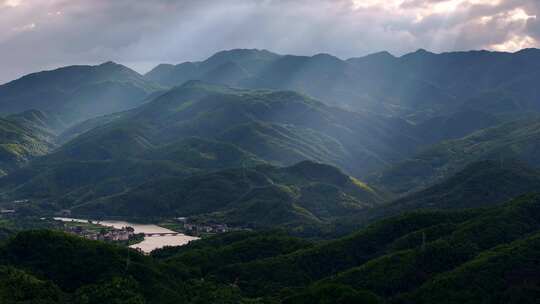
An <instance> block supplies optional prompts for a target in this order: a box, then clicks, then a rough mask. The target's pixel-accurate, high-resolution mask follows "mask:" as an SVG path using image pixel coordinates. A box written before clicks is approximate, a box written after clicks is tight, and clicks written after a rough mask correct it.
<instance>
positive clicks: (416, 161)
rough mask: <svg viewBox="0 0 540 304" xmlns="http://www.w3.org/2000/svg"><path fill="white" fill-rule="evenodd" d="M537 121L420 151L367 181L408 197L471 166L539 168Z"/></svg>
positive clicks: (539, 126) (500, 126) (539, 124)
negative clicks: (494, 164)
mask: <svg viewBox="0 0 540 304" xmlns="http://www.w3.org/2000/svg"><path fill="white" fill-rule="evenodd" d="M539 136H540V120H539V119H538V118H532V119H520V120H516V121H511V122H505V123H501V124H497V125H495V126H493V127H490V128H486V129H482V130H479V131H476V132H474V133H472V134H470V135H467V136H465V137H462V138H459V139H455V140H449V141H444V142H441V143H437V144H435V145H433V146H430V147H427V148H425V149H423V150H422V151H421V152H419V153H417V154H416V155H415V156H414V157H411V158H409V159H407V160H404V161H402V162H398V163H396V164H394V165H392V166H391V167H390V168H389V169H386V170H383V171H382V172H381V173H379V174H375V175H373V176H371V177H370V178H369V179H368V181H369V182H371V183H372V184H376V185H379V186H380V187H384V188H386V189H387V190H389V191H391V192H394V193H400V194H404V193H410V192H411V191H414V190H418V189H421V188H425V187H427V186H429V185H432V184H434V183H435V182H438V181H442V180H443V179H445V178H447V177H449V176H451V175H452V174H455V173H457V172H458V171H460V170H461V169H463V168H464V167H465V166H467V165H468V164H470V163H473V162H476V161H481V160H495V161H497V162H499V163H501V162H502V165H501V166H504V163H505V162H506V161H507V160H519V161H522V162H524V163H526V164H528V165H529V166H532V167H538V166H539V165H540V159H539V158H538V155H539V154H538V153H537V152H538V149H539V146H538V143H539V142H540V137H539Z"/></svg>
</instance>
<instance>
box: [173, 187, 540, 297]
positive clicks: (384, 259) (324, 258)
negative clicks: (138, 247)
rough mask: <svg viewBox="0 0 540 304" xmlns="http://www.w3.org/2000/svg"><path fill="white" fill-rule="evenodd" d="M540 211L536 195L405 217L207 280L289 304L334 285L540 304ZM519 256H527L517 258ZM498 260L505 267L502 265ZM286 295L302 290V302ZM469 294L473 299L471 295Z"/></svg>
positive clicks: (229, 268)
mask: <svg viewBox="0 0 540 304" xmlns="http://www.w3.org/2000/svg"><path fill="white" fill-rule="evenodd" d="M539 206H540V205H539V201H538V196H534V195H532V196H531V195H529V196H524V197H521V198H519V199H516V200H514V201H512V202H509V203H507V204H505V205H503V206H500V207H493V208H490V209H487V210H476V211H461V212H441V211H432V212H420V213H412V214H408V215H402V216H399V217H394V218H389V219H385V220H383V221H379V222H377V223H375V224H373V225H371V226H370V227H368V228H366V229H363V230H361V231H359V232H357V233H355V234H352V235H350V236H347V237H344V238H341V239H338V240H334V241H329V242H324V243H321V244H317V245H315V246H313V247H311V248H306V249H303V250H298V251H296V252H293V253H289V254H285V255H281V256H276V257H272V258H267V259H260V260H255V261H250V262H246V263H236V264H229V265H226V266H222V267H220V268H218V269H217V270H213V271H210V273H209V274H208V277H210V276H212V277H218V278H221V281H225V282H234V281H235V282H238V286H239V288H240V289H241V290H242V291H243V292H244V294H245V295H247V296H250V297H259V296H264V295H268V294H280V295H282V296H285V297H290V298H291V299H290V300H288V301H289V302H287V303H297V302H295V301H293V300H292V299H293V298H295V299H301V296H300V295H304V296H307V294H305V293H308V294H309V293H310V292H312V291H313V289H318V288H322V286H326V285H327V284H333V285H334V286H335V285H337V286H347V287H349V288H352V289H353V290H354V291H358V292H365V291H369V292H371V293H374V294H375V295H377V296H378V297H380V298H382V299H386V300H388V301H390V302H392V303H394V302H395V303H417V302H418V301H422V302H423V303H424V302H425V303H431V302H430V301H429V300H425V299H429V298H430V297H431V298H434V299H444V298H445V297H446V298H447V299H448V300H447V301H446V303H460V301H459V300H458V299H464V297H465V298H471V299H479V298H482V297H483V296H485V293H484V289H483V288H481V287H480V286H485V285H486V284H487V285H488V286H492V287H493V286H497V287H498V288H489V290H490V294H489V296H488V297H487V298H486V299H487V300H486V303H498V302H497V301H498V299H500V298H501V297H511V298H513V297H512V296H514V297H515V296H517V295H519V293H518V292H519V290H530V292H532V293H523V294H522V296H523V301H524V303H534V299H535V297H534V295H535V293H534V290H537V287H535V286H537V285H535V284H537V283H536V281H535V280H534V279H533V280H532V282H534V283H532V285H528V284H527V282H529V280H530V279H531V278H532V277H533V275H532V274H533V273H534V272H535V271H537V270H536V268H537V266H534V265H537V262H538V257H537V256H536V254H537V245H538V235H539V231H540V230H539V229H540V222H539V221H538V212H539ZM513 249H515V250H516V251H515V252H516V253H517V252H520V253H523V256H521V255H512V254H511V252H512V250H513ZM512 256H513V257H514V258H512ZM496 261H500V262H501V263H502V264H501V265H498V266H495V265H497V264H494V263H495V262H496ZM174 262H175V259H174V258H171V263H174ZM192 266H193V264H192ZM528 267H532V268H531V269H534V271H532V272H530V271H527V269H528ZM474 269H476V270H480V269H482V271H477V272H474ZM513 269H515V270H517V271H515V272H514V271H513ZM458 274H459V276H456V275H458ZM465 274H466V275H465ZM464 277H468V278H469V280H468V281H471V280H473V281H477V282H484V281H485V280H487V281H485V283H484V284H480V285H474V284H464V283H463V282H462V281H459V278H464ZM445 282H446V283H449V282H451V283H449V284H451V285H450V286H451V288H449V289H446V288H445V286H446V285H445ZM306 287H307V288H306ZM302 288H305V289H302ZM285 289H286V290H291V289H295V290H297V291H296V293H297V294H298V295H295V294H294V293H295V292H292V293H293V294H292V295H291V292H289V293H285V292H284V291H285ZM302 290H304V291H302ZM463 290H465V291H467V292H469V293H470V294H466V296H465V295H464V293H463ZM526 300H528V301H526Z"/></svg>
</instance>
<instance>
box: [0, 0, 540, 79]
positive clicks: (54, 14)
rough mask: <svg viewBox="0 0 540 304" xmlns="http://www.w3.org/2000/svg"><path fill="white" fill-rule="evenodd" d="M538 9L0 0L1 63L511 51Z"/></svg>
mask: <svg viewBox="0 0 540 304" xmlns="http://www.w3.org/2000/svg"><path fill="white" fill-rule="evenodd" d="M224 12H226V13H224ZM539 13H540V3H539V0H294V1H288V0H258V1H254V0H174V1H173V0H146V1H134V0H91V1H90V0H77V1H75V0H0V28H1V29H7V30H3V31H0V66H2V67H3V71H6V70H8V69H12V70H14V71H17V70H21V73H22V71H27V70H30V69H38V68H39V67H40V66H41V65H42V63H41V62H39V61H40V60H41V61H43V62H46V63H47V64H54V65H55V66H56V65H58V66H60V65H65V64H69V63H76V62H80V61H81V60H85V61H86V62H88V61H90V62H92V63H98V62H102V61H107V60H119V58H121V59H122V60H124V63H126V64H128V63H133V66H135V67H137V66H143V65H144V66H152V65H153V64H154V63H156V62H180V61H185V60H198V59H202V58H204V57H207V56H209V55H211V54H213V53H214V52H215V51H217V50H221V49H232V48H259V49H269V50H272V51H275V52H278V53H292V54H314V53H331V54H333V55H336V56H338V57H341V58H348V57H357V56H362V55H366V54H369V53H373V52H378V51H383V50H386V51H389V52H391V53H393V54H395V55H398V56H399V55H403V54H405V53H408V52H412V51H415V50H416V49H418V48H424V49H428V50H430V51H433V52H444V51H455V50H470V49H489V50H516V49H518V48H520V47H522V46H524V47H538V46H539V44H538V41H539V40H540V22H539V21H537V20H536V19H537V17H536V16H537V15H538V14H539ZM59 36H61V37H64V39H62V40H61V41H58V39H57V37H59ZM199 37H214V38H213V39H198V38H199ZM262 37H264V39H263V38H262ZM36 42H38V43H39V44H40V50H41V52H42V54H41V56H40V58H36V57H35V56H34V48H35V45H36ZM28 58H31V60H28ZM28 62H30V63H31V64H33V66H32V67H30V66H28V67H25V65H27V63H28ZM3 71H0V73H5V72H3ZM15 76H16V75H13V74H11V75H9V76H3V75H2V74H0V82H1V80H2V79H6V78H13V77H15Z"/></svg>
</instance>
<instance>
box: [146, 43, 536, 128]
mask: <svg viewBox="0 0 540 304" xmlns="http://www.w3.org/2000/svg"><path fill="white" fill-rule="evenodd" d="M538 59H540V51H539V50H537V49H526V50H522V51H519V52H516V53H503V52H488V51H470V52H450V53H442V54H435V53H431V52H428V51H425V50H419V51H417V52H414V53H410V54H406V55H404V56H401V57H395V56H393V55H391V54H389V53H387V52H381V53H376V54H372V55H368V56H365V57H360V58H351V59H347V60H341V59H339V58H336V57H333V56H331V55H328V54H317V55H314V56H292V55H276V54H273V53H270V52H268V51H264V50H230V51H225V52H220V53H217V54H216V55H214V56H212V57H210V58H209V59H207V60H205V61H202V62H186V63H182V64H179V65H176V66H173V65H160V66H157V67H156V68H155V69H154V70H152V71H151V72H149V73H148V74H146V75H145V77H146V78H147V79H149V80H151V81H155V82H157V83H160V84H162V85H165V86H174V85H180V84H182V83H183V82H185V81H187V80H190V79H199V80H205V81H209V82H214V83H221V84H227V85H233V86H241V87H248V88H270V89H277V90H284V89H285V90H294V91H298V92H301V93H304V94H307V95H309V96H313V97H314V98H317V99H319V100H322V101H324V102H326V103H327V104H330V105H336V106H340V107H343V108H347V109H350V110H354V111H366V110H368V111H371V112H375V113H379V114H385V115H397V116H399V117H402V118H407V119H409V120H412V121H415V122H423V121H425V120H429V119H431V118H434V117H437V116H447V115H452V113H454V112H458V113H459V112H462V111H471V110H474V111H480V112H482V113H486V114H490V115H496V116H503V117H506V116H509V115H510V116H511V115H515V114H517V113H521V114H522V113H527V111H531V110H532V111H540V107H539V106H538V102H537V100H538V97H539V96H538V92H537V90H535V85H534V80H535V79H536V76H537V75H538V73H540V65H539V64H536V63H535V62H539V61H538Z"/></svg>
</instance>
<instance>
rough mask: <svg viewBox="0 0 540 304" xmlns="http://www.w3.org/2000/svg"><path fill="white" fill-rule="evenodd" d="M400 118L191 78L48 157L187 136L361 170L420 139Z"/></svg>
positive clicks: (115, 152)
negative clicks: (217, 84) (196, 80)
mask: <svg viewBox="0 0 540 304" xmlns="http://www.w3.org/2000/svg"><path fill="white" fill-rule="evenodd" d="M415 132H416V131H415V129H414V128H413V127H412V126H411V125H410V124H408V123H406V122H405V121H402V120H400V119H393V118H387V117H383V116H378V115H373V114H370V113H352V112H347V111H344V110H340V109H337V108H332V107H328V106H326V105H324V104H322V103H320V102H318V101H316V100H313V99H311V98H308V97H306V96H303V95H300V94H297V93H294V92H279V91H277V92H276V91H252V90H241V89H232V88H228V87H221V86H214V85H209V84H205V83H201V82H195V81H193V82H188V83H186V84H184V85H183V86H180V87H177V88H174V89H172V90H170V91H169V92H167V93H165V94H163V95H161V96H159V97H157V98H155V99H154V100H153V101H151V102H150V103H148V104H145V105H143V106H141V107H139V108H137V109H135V110H132V111H130V112H128V113H127V115H123V116H122V117H121V118H120V119H118V120H115V121H113V122H112V123H109V124H107V125H105V126H103V127H99V128H95V129H93V130H91V131H89V132H87V133H84V134H82V135H80V136H79V137H77V138H76V139H74V140H72V141H71V142H69V143H67V144H66V145H64V146H63V147H62V148H61V149H59V150H58V151H57V152H56V153H54V154H52V155H50V157H49V158H50V159H55V158H58V159H60V158H62V159H73V160H81V159H99V160H103V159H114V158H125V157H137V156H138V155H140V154H141V153H144V152H145V151H146V150H148V149H149V148H151V147H154V146H159V145H163V144H169V143H172V142H174V141H177V140H180V139H183V138H187V137H193V136H196V137H200V138H206V139H211V140H217V141H222V142H227V143H229V144H233V145H236V146H238V147H241V148H242V149H244V150H246V151H248V152H251V153H253V154H254V155H256V156H258V157H260V158H261V159H264V160H267V161H271V162H275V163H277V164H284V165H290V164H293V163H295V162H298V161H301V160H305V159H311V160H316V161H319V162H323V163H328V164H333V165H336V166H339V167H341V168H343V169H345V170H346V171H348V172H350V173H353V174H356V175H363V174H365V173H367V172H369V171H370V170H373V169H375V168H380V167H381V166H384V165H386V164H387V163H389V162H391V161H396V160H399V159H403V158H404V157H405V156H406V155H409V154H410V153H412V151H413V150H414V148H415V147H416V146H417V145H418V142H419V140H418V139H417V138H416V137H415V136H416V135H415Z"/></svg>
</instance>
